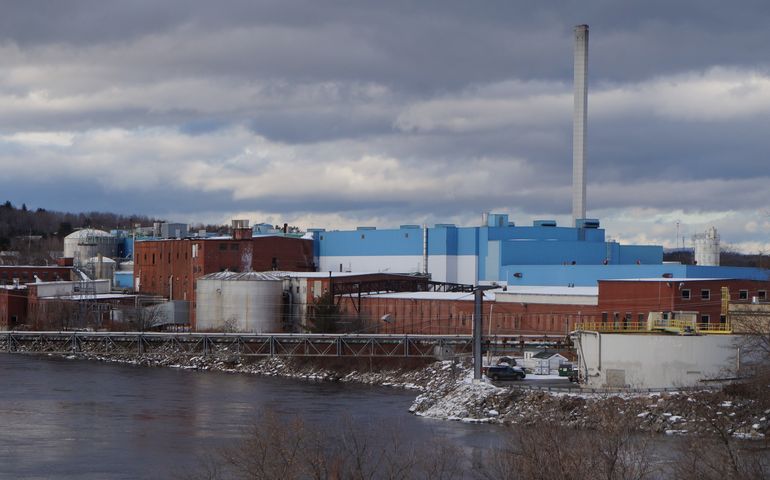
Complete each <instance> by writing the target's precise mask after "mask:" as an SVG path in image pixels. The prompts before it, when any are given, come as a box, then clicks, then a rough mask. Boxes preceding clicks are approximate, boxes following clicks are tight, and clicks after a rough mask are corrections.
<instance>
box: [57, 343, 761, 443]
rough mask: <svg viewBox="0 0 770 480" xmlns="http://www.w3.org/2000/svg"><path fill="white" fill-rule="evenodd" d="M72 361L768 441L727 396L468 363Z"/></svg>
mask: <svg viewBox="0 0 770 480" xmlns="http://www.w3.org/2000/svg"><path fill="white" fill-rule="evenodd" d="M70 358H87V359H91V360H98V361H106V362H117V363H122V364H131V365H138V366H145V367H151V366H152V367H170V368H181V369H192V370H201V371H219V372H230V373H241V374H256V375H266V376H280V377H287V378H296V379H302V380H312V381H334V382H350V383H360V384H368V385H380V386H390V387H396V388H403V389H409V390H414V391H416V392H418V394H417V397H416V398H415V400H414V402H413V403H412V405H411V407H410V412H412V413H413V414H415V415H418V416H423V417H428V418H436V419H444V420H454V421H462V422H469V423H482V422H483V423H494V424H502V425H525V426H526V425H536V424H543V423H544V422H545V423H548V424H552V425H561V426H565V427H570V428H577V429H592V428H595V426H596V425H598V424H599V423H600V422H601V421H602V419H603V418H606V416H607V414H608V412H611V413H613V414H618V415H621V416H622V417H623V418H624V419H625V421H627V423H628V424H629V426H630V427H631V428H634V429H636V430H638V431H643V432H655V433H662V434H668V435H688V434H704V433H707V434H714V433H725V432H726V433H727V434H729V435H731V436H733V437H736V438H751V439H763V438H765V437H766V436H767V435H770V420H769V419H770V409H762V406H761V405H760V404H759V403H758V402H757V401H754V400H750V399H747V398H744V397H741V396H737V395H730V394H728V393H727V392H725V391H711V390H703V391H683V392H664V393H612V394H610V393H604V394H594V393H585V392H579V391H578V392H574V393H572V392H546V391H539V390H529V389H524V388H518V387H517V386H515V385H514V386H511V387H507V386H505V387H501V386H496V385H493V384H491V383H489V382H482V383H474V382H473V381H472V377H473V374H472V370H471V368H470V365H469V364H468V363H462V362H453V361H443V362H427V361H424V360H416V359H391V360H388V361H382V360H376V361H374V362H373V361H372V360H370V359H365V358H359V359H350V358H345V359H317V358H307V357H300V358H284V357H267V358H260V359H256V360H254V361H248V360H243V359H239V358H237V357H233V358H219V357H213V356H192V357H190V356H182V355H162V356H158V355H146V356H142V357H136V356H134V355H131V356H101V355H94V354H82V355H78V356H77V357H74V356H72V357H70Z"/></svg>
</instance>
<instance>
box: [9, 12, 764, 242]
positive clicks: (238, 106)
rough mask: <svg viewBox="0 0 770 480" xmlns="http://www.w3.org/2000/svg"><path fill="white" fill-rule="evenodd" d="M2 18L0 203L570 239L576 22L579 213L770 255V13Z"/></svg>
mask: <svg viewBox="0 0 770 480" xmlns="http://www.w3.org/2000/svg"><path fill="white" fill-rule="evenodd" d="M533 4H534V5H533ZM0 5H1V6H2V10H1V11H2V15H0V169H2V175H0V201H4V200H6V199H7V200H11V201H12V202H13V203H14V204H16V205H20V204H21V203H22V202H24V203H26V204H27V205H28V206H30V207H32V208H37V207H43V208H47V209H55V210H67V211H87V210H103V211H114V212H120V213H141V214H147V215H156V216H160V217H163V218H166V219H168V220H172V221H189V222H197V221H204V222H215V223H224V222H227V221H229V219H230V218H235V217H237V218H248V219H250V220H251V221H252V222H262V221H267V222H270V223H281V224H282V223H284V222H288V223H290V224H296V225H299V226H301V227H305V228H307V227H326V228H348V227H354V226H356V225H374V226H383V227H384V226H397V225H399V224H402V223H423V222H428V223H435V222H455V223H458V224H460V225H475V224H477V223H478V222H479V221H480V217H481V212H482V211H489V210H491V211H494V212H503V213H510V214H511V218H512V220H514V221H516V222H517V224H520V225H521V224H529V223H530V222H531V221H532V220H533V219H535V218H553V219H556V220H557V221H559V222H560V223H564V224H567V223H569V220H570V212H571V205H570V201H571V200H570V198H571V196H570V191H571V161H572V154H571V145H572V137H571V135H572V133H571V132H572V131H571V118H572V117H571V109H572V53H573V43H574V40H573V27H574V25H577V24H580V23H587V24H589V25H590V53H589V106H588V119H589V124H588V147H587V149H588V164H587V172H588V200H587V206H588V216H589V217H595V218H599V219H601V221H602V225H603V226H604V227H605V228H607V233H608V235H609V236H611V237H613V238H616V239H620V240H622V241H624V242H640V243H658V244H664V245H666V246H673V245H674V243H675V241H676V238H677V237H676V223H677V220H678V221H680V224H681V228H680V235H686V236H687V241H686V244H687V245H689V244H690V241H689V237H690V235H692V234H693V233H697V232H701V231H704V230H705V229H706V227H708V226H710V225H714V226H716V227H717V228H718V229H719V231H720V233H721V235H722V239H723V242H725V243H729V244H731V245H733V246H735V247H736V248H738V249H741V250H743V251H747V252H755V251H757V250H759V249H760V248H762V249H765V251H768V250H770V162H769V161H768V152H770V68H769V67H770V53H769V51H768V45H770V29H769V28H767V25H768V24H770V3H768V2H767V1H766V0H756V1H741V2H737V3H736V2H724V1H722V0H720V1H716V0H692V1H678V2H671V1H656V0H646V1H639V2H617V1H613V0H588V1H581V2H576V1H548V2H525V1H512V0H500V1H491V0H490V1H479V2H468V1H449V0H441V1H423V2H414V1H406V0H405V1H399V0H390V1H387V2H382V1H376V2H375V1H372V2H365V1H360V0H356V1H353V0H351V1H338V2H334V1H319V0H306V1H290V0H275V1H256V0H244V1H228V2H212V1H210V0H180V1H170V0H164V1H162V2H158V1H157V0H152V1H145V0H132V1H130V2H126V1H121V2H118V1H112V2H110V1H104V0H82V1H77V0H71V1H67V2H56V1H30V0H27V1H25V2H16V1H10V0H4V1H0ZM634 5H635V6H634ZM680 238H681V236H680ZM680 243H681V240H680Z"/></svg>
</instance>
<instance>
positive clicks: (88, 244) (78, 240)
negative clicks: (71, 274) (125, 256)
mask: <svg viewBox="0 0 770 480" xmlns="http://www.w3.org/2000/svg"><path fill="white" fill-rule="evenodd" d="M99 254H101V255H102V256H104V257H110V258H112V257H115V256H117V254H118V238H117V237H115V236H113V235H110V234H109V233H107V232H105V231H102V230H95V229H93V228H84V229H82V230H78V231H76V232H72V233H70V234H69V235H67V236H66V237H64V256H65V257H72V258H74V259H75V265H78V266H80V265H84V264H86V263H87V262H88V260H89V259H90V258H92V257H97V256H99Z"/></svg>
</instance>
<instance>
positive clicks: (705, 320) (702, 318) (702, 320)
mask: <svg viewBox="0 0 770 480" xmlns="http://www.w3.org/2000/svg"><path fill="white" fill-rule="evenodd" d="M710 321H711V316H710V315H701V316H700V323H709V322H710Z"/></svg>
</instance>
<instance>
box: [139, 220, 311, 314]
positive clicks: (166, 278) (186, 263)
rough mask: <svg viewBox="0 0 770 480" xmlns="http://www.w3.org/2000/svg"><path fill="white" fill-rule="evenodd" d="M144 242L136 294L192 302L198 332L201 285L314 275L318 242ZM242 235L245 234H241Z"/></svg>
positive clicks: (241, 239)
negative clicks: (265, 275)
mask: <svg viewBox="0 0 770 480" xmlns="http://www.w3.org/2000/svg"><path fill="white" fill-rule="evenodd" d="M248 232H249V236H245V235H242V234H240V235H239V234H236V235H235V236H234V238H229V237H227V238H207V239H190V238H187V239H173V240H146V241H138V242H136V244H135V246H134V289H135V290H136V291H137V292H139V293H144V294H150V295H159V296H162V297H166V298H168V299H170V300H185V301H189V302H191V305H190V324H191V326H192V327H193V329H194V327H195V280H196V279H198V278H199V277H202V276H203V275H206V274H209V273H214V272H223V271H225V270H228V271H231V272H251V271H256V272H261V271H270V270H292V271H301V272H312V271H314V270H315V264H314V263H313V241H312V240H306V239H302V238H295V237H284V236H264V237H253V238H252V237H251V236H250V230H249V231H248ZM236 233H239V232H236Z"/></svg>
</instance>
